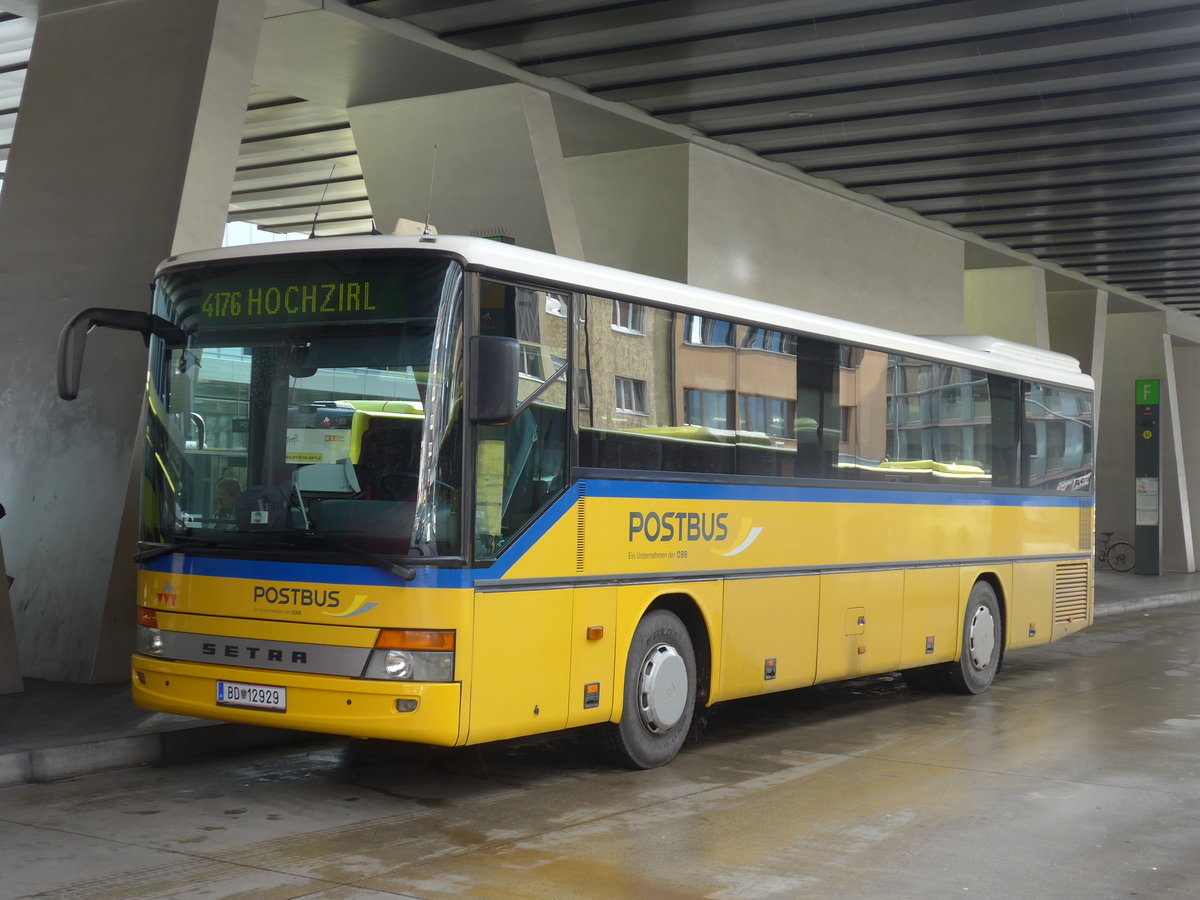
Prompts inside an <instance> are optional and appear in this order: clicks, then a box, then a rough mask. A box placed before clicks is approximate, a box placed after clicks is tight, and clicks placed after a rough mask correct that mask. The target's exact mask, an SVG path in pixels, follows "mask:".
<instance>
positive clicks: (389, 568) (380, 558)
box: [323, 538, 417, 581]
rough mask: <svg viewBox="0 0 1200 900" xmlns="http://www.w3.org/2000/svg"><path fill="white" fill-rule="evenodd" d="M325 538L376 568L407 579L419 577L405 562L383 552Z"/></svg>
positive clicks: (328, 542)
mask: <svg viewBox="0 0 1200 900" xmlns="http://www.w3.org/2000/svg"><path fill="white" fill-rule="evenodd" d="M323 540H324V542H325V543H327V544H329V546H331V547H334V548H336V549H338V550H344V551H345V552H346V553H349V554H350V555H351V556H357V557H358V558H359V559H361V560H363V561H365V562H369V563H370V564H371V565H373V566H375V567H376V568H379V569H383V571H385V572H388V573H389V574H391V575H395V576H396V577H397V578H403V579H404V580H405V581H412V580H413V579H414V578H416V577H417V573H416V572H415V571H414V570H412V569H410V568H409V567H408V566H406V565H404V564H403V563H399V562H396V560H394V559H392V558H391V557H390V556H384V555H383V554H381V553H372V552H371V551H369V550H363V549H362V548H361V547H355V546H354V545H353V544H347V543H344V542H343V541H335V540H331V539H330V538H324V539H323Z"/></svg>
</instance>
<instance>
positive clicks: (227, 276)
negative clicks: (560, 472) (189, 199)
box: [60, 241, 518, 745]
mask: <svg viewBox="0 0 1200 900" xmlns="http://www.w3.org/2000/svg"><path fill="white" fill-rule="evenodd" d="M361 246H362V245H361V244H355V243H354V242H352V241H347V242H344V243H343V244H341V245H339V243H338V242H336V241H333V242H322V243H321V245H320V247H319V248H313V247H312V245H308V246H301V247H299V248H296V245H292V249H287V248H283V247H282V245H276V247H273V248H268V249H267V250H266V251H265V252H264V250H263V248H255V249H254V250H253V251H252V252H251V251H246V250H243V251H222V252H216V251H213V252H210V253H202V254H191V255H189V256H186V257H182V258H178V259H175V260H172V261H168V263H165V264H164V265H163V266H162V267H160V270H159V272H158V275H157V278H156V281H155V289H154V301H153V302H154V306H153V312H152V314H150V315H149V316H145V315H142V314H131V313H126V312H121V311H113V310H88V311H87V312H86V313H84V314H81V316H80V317H77V320H76V321H75V322H74V323H72V324H71V325H69V326H68V328H67V329H66V330H64V336H63V341H62V343H61V345H60V392H62V393H63V395H64V396H73V395H74V393H75V392H76V391H77V389H78V378H79V371H80V367H81V361H82V353H83V346H82V345H83V339H82V335H83V334H84V333H86V330H87V328H90V327H91V326H93V325H96V324H101V325H112V326H115V327H118V328H130V329H135V330H140V331H142V332H143V333H144V334H145V335H146V336H147V337H148V340H149V351H150V353H149V360H150V365H149V377H148V382H147V401H146V414H145V424H144V428H145V434H144V448H143V453H142V461H143V463H142V510H141V513H142V515H141V529H142V532H141V544H140V552H139V554H138V559H139V563H140V570H139V576H138V587H137V593H138V597H137V604H138V611H137V623H138V624H137V652H136V653H135V655H134V656H133V666H132V669H133V671H132V683H133V697H134V700H135V702H136V703H137V704H138V705H140V706H143V707H146V708H149V709H155V710H163V711H168V712H173V713H180V714H186V715H192V716H202V717H210V718H217V719H223V720H228V721H237V722H246V723H253V724H258V725H276V726H280V727H286V728H295V729H303V730H311V731H320V732H330V733H337V734H346V735H352V736H358V737H382V738H391V739H399V740H408V741H419V742H424V743H431V744H441V745H453V744H456V743H462V742H463V741H464V740H465V734H466V727H465V712H464V702H463V700H464V698H463V696H462V682H463V680H464V677H465V676H466V675H467V674H468V673H467V672H466V671H465V668H466V667H469V660H470V659H471V653H470V650H471V648H470V646H469V642H470V630H469V627H468V626H469V623H470V621H471V616H472V583H471V579H470V577H469V572H470V569H469V568H468V566H467V560H468V556H469V554H468V553H467V551H466V548H465V546H464V541H465V538H464V535H465V534H466V533H467V532H466V523H465V522H464V517H463V515H462V509H463V502H464V497H465V496H466V495H467V489H468V488H470V486H469V485H467V484H465V483H464V478H463V471H464V458H465V454H464V429H465V428H467V427H468V426H467V425H466V424H465V423H464V418H466V419H470V420H471V421H473V422H481V421H487V420H488V419H489V417H492V418H495V417H497V416H499V418H500V419H503V418H504V415H503V414H501V413H496V412H494V411H493V412H490V413H489V411H488V410H486V409H483V408H482V405H486V403H488V402H491V403H493V404H494V405H497V404H498V407H497V408H499V409H506V410H507V411H508V414H509V415H511V412H512V409H513V407H514V405H515V401H516V397H515V391H516V358H517V357H516V354H517V352H518V348H517V346H516V342H515V341H511V340H507V339H501V340H496V341H492V342H490V344H489V342H487V341H480V340H479V339H478V338H477V339H475V340H474V341H465V340H464V329H463V305H464V277H465V276H464V270H463V267H462V266H461V264H460V263H459V262H458V261H456V260H455V259H454V258H453V257H451V256H450V255H447V254H442V253H437V252H432V253H431V252H409V253H404V252H395V250H392V251H391V252H379V251H372V250H364V249H359V248H361ZM276 248H279V249H276ZM272 251H274V252H272ZM139 316H141V318H138V317H139ZM489 353H490V354H491V355H492V357H494V358H497V359H500V360H501V361H502V364H503V365H506V366H508V367H510V370H511V372H512V373H513V374H512V378H511V379H499V380H498V382H497V384H496V389H495V391H493V392H490V393H489V394H488V396H487V397H473V398H472V400H471V402H472V403H473V406H472V407H471V408H469V409H468V408H466V407H465V406H464V400H465V394H466V391H465V388H464V385H465V380H464V370H465V368H469V367H471V366H472V365H473V364H474V365H483V363H480V362H479V361H478V357H479V356H480V355H483V356H486V355H488V354H489ZM468 357H470V358H468ZM473 393H480V392H473Z"/></svg>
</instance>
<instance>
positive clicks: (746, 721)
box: [0, 576, 1200, 900]
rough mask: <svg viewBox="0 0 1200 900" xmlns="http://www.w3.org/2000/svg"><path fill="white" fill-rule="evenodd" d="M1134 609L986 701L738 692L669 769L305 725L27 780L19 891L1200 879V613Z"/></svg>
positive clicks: (739, 898) (1110, 885)
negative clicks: (214, 751)
mask: <svg viewBox="0 0 1200 900" xmlns="http://www.w3.org/2000/svg"><path fill="white" fill-rule="evenodd" d="M1102 577H1104V576H1102ZM1110 577H1120V578H1123V579H1132V578H1133V576H1110ZM1119 587H1121V588H1127V587H1128V588H1131V589H1132V588H1135V587H1138V585H1137V583H1136V582H1130V583H1129V584H1125V583H1122V584H1120V585H1119ZM1185 587H1186V586H1185ZM1147 596H1149V595H1147ZM1161 596H1165V595H1161ZM1126 599H1127V598H1125V599H1122V601H1121V602H1122V603H1125V602H1126ZM1120 612H1121V614H1115V613H1112V614H1104V615H1102V616H1100V618H1099V619H1098V622H1097V624H1096V625H1095V626H1094V627H1093V628H1091V629H1089V630H1088V631H1085V632H1083V633H1081V634H1079V635H1075V636H1073V637H1071V638H1069V639H1067V640H1065V641H1062V642H1059V643H1057V644H1054V645H1051V646H1048V647H1041V648H1035V649H1032V650H1026V651H1022V652H1019V653H1014V654H1011V655H1010V656H1009V657H1008V659H1007V661H1006V666H1005V670H1004V672H1003V673H1002V674H1001V676H1000V677H999V679H998V680H997V682H996V684H995V685H994V686H993V688H992V690H991V691H989V692H988V693H986V694H984V695H982V696H980V697H975V698H962V697H952V696H944V695H938V694H920V693H915V692H912V691H909V690H908V689H907V688H906V687H904V686H903V684H902V683H901V682H900V681H899V680H898V679H894V678H875V679H864V680H861V681H857V682H851V683H847V684H841V685H829V686H822V687H817V688H811V689H807V690H803V691H795V692H790V693H787V694H781V695H776V696H774V697H767V698H759V699H755V700H751V701H744V702H739V703H731V704H724V705H722V706H719V707H717V708H716V709H715V710H714V712H713V714H712V718H711V722H710V726H709V728H708V730H707V732H706V734H705V735H704V736H703V738H702V739H701V740H700V741H699V742H697V743H692V744H689V745H688V746H686V747H685V749H684V752H683V753H682V754H681V755H680V757H679V758H678V759H677V760H676V761H675V762H674V763H672V764H671V765H669V766H667V767H665V768H662V769H657V770H653V771H650V772H627V771H622V770H616V769H612V768H610V767H608V766H606V765H604V764H602V763H600V762H598V761H597V760H596V759H595V757H594V756H593V754H592V753H591V751H590V748H589V745H588V742H587V740H586V735H581V734H568V735H560V736H555V737H550V738H541V739H531V740H526V741H516V742H507V743H502V744H496V745H488V746H484V747H481V748H466V749H457V750H446V749H437V748H420V747H409V746H403V745H390V744H379V743H375V742H367V743H364V742H352V741H341V740H329V739H312V740H311V741H309V742H308V743H305V744H303V745H300V746H294V747H287V748H278V747H277V748H273V749H270V750H259V751H253V752H242V753H232V752H225V753H221V754H219V755H217V756H215V757H213V758H209V759H202V760H195V761H191V762H181V761H170V762H167V763H161V764H159V765H156V766H151V767H146V766H142V767H137V768H125V769H120V770H114V771H109V772H104V773H100V774H94V775H91V776H89V777H86V778H75V779H70V780H63V781H57V782H53V783H26V784H18V785H14V786H11V787H8V788H3V789H0V863H2V864H0V898H3V900H14V898H26V897H34V896H37V897H53V898H76V897H78V898H84V897H86V898H89V900H93V898H95V900H103V898H121V900H134V898H184V897H233V896H239V897H256V898H257V897H264V898H292V897H313V898H318V900H345V898H360V897H361V898H371V897H395V896H401V897H420V898H428V900H432V898H443V897H447V898H448V897H455V898H508V897H513V898H516V897H521V898H543V897H544V898H585V897H586V898H609V897H613V898H616V897H621V898H625V897H644V896H658V897H665V898H673V897H706V898H715V900H749V898H775V897H778V898H808V897H812V898H830V897H842V896H855V897H864V898H885V900H890V898H909V897H911V898H928V897H932V896H951V895H953V896H962V897H976V898H1014V897H1036V898H1047V900H1056V898H1087V900H1097V898H1118V897H1122V898H1124V897H1135V896H1136V897H1150V898H1176V897H1178V898H1183V897H1188V898H1192V897H1196V896H1200V859H1197V856H1196V853H1195V848H1196V847H1197V846H1200V812H1197V809H1198V806H1200V804H1198V801H1200V778H1198V777H1197V772H1200V765H1198V764H1200V700H1197V698H1198V697H1200V690H1198V688H1200V607H1197V606H1195V605H1194V604H1187V603H1180V602H1179V601H1178V600H1176V601H1173V602H1172V603H1171V604H1166V603H1165V602H1164V603H1145V604H1143V605H1142V606H1141V607H1139V608H1136V609H1134V608H1130V607H1129V606H1128V605H1126V606H1122V607H1121V608H1120ZM175 724H180V723H175Z"/></svg>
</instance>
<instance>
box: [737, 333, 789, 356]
mask: <svg viewBox="0 0 1200 900" xmlns="http://www.w3.org/2000/svg"><path fill="white" fill-rule="evenodd" d="M742 349H743V350H766V351H768V352H769V353H787V354H788V355H790V356H795V355H796V335H794V334H785V333H784V332H782V331H772V330H770V329H769V328H753V327H751V328H747V329H746V334H745V336H744V337H743V338H742Z"/></svg>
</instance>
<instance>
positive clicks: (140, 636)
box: [137, 625, 163, 656]
mask: <svg viewBox="0 0 1200 900" xmlns="http://www.w3.org/2000/svg"><path fill="white" fill-rule="evenodd" d="M137 651H138V653H144V654H146V655H148V656H162V652H163V637H162V632H161V631H159V630H158V629H157V628H147V627H146V626H145V625H139V626H138V630H137Z"/></svg>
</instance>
